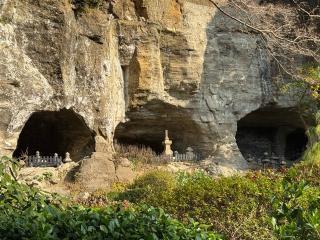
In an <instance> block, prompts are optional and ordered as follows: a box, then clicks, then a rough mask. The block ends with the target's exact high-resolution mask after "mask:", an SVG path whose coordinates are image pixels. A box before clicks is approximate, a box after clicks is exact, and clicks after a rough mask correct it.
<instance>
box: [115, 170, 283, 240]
mask: <svg viewBox="0 0 320 240" xmlns="http://www.w3.org/2000/svg"><path fill="white" fill-rule="evenodd" d="M278 178H279V176H278V175H277V174H273V175H272V174H271V173H269V174H268V176H267V175H264V174H261V173H252V174H249V175H247V176H246V177H241V176H234V177H223V178H219V179H212V178H211V177H210V176H208V175H206V174H204V173H203V172H200V171H199V172H196V173H194V174H187V173H179V174H178V175H175V176H174V175H173V174H170V173H163V172H162V173H159V174H158V175H157V174H156V173H154V172H153V173H149V174H147V175H145V176H142V177H140V178H138V179H137V180H136V181H135V182H134V183H133V184H132V185H130V186H129V187H128V189H127V190H126V191H125V192H123V193H122V194H120V195H119V196H118V200H124V199H127V200H129V201H131V202H133V203H136V204H140V203H147V204H149V205H152V206H155V207H162V208H164V209H165V211H167V212H169V213H170V214H172V215H174V216H175V217H177V218H178V219H180V220H182V221H187V220H188V219H189V218H194V219H195V220H196V221H201V222H205V223H207V224H211V225H212V226H213V228H214V229H218V230H219V231H220V232H223V233H224V234H225V235H226V236H227V237H228V238H230V239H272V238H274V236H273V231H272V225H271V223H270V221H269V217H268V211H271V201H270V199H271V197H272V195H273V194H274V193H276V192H277V191H278V189H280V181H275V180H276V179H278Z"/></svg>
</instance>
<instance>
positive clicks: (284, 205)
mask: <svg viewBox="0 0 320 240" xmlns="http://www.w3.org/2000/svg"><path fill="white" fill-rule="evenodd" d="M283 188H284V189H283V194H282V196H281V197H278V198H274V199H273V209H274V213H273V219H272V223H273V227H274V230H275V232H276V233H277V235H278V238H279V239H301V240H304V239H308V240H317V239H320V189H319V188H310V187H309V186H308V185H307V184H306V182H305V181H300V182H287V181H284V186H283Z"/></svg>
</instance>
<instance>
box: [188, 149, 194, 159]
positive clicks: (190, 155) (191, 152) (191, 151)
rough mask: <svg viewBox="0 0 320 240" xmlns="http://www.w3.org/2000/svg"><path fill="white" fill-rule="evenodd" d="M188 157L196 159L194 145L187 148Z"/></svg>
mask: <svg viewBox="0 0 320 240" xmlns="http://www.w3.org/2000/svg"><path fill="white" fill-rule="evenodd" d="M187 158H188V160H193V159H194V152H193V149H192V147H188V148H187Z"/></svg>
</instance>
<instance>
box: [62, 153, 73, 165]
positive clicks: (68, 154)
mask: <svg viewBox="0 0 320 240" xmlns="http://www.w3.org/2000/svg"><path fill="white" fill-rule="evenodd" d="M63 162H65V163H68V162H72V159H71V158H70V153H68V152H66V158H65V159H64V160H63Z"/></svg>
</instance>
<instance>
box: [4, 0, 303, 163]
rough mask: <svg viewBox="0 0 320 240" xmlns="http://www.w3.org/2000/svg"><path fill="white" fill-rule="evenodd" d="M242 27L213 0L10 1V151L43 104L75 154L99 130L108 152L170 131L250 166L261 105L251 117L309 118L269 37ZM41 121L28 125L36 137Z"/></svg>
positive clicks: (219, 158)
mask: <svg viewBox="0 0 320 240" xmlns="http://www.w3.org/2000/svg"><path fill="white" fill-rule="evenodd" d="M234 14H235V15H236V14H237V12H236V10H235V11H234ZM242 28H243V27H242V26H240V25H239V24H237V23H236V22H234V21H233V20H231V19H229V18H228V17H226V16H224V15H223V14H222V13H220V12H219V11H217V10H216V9H215V8H214V7H213V6H212V5H211V4H210V3H209V1H207V0H154V1H150V0H140V1H139V0H134V1H132V0H120V1H113V2H110V3H106V4H105V5H104V6H103V7H101V8H100V9H86V10H85V11H84V12H79V11H77V10H76V9H74V6H72V4H70V3H69V1H67V0H59V1H57V0H2V1H1V2H0V113H1V119H0V153H1V154H12V153H13V151H14V150H15V149H16V148H17V145H18V139H19V135H20V137H21V135H22V133H21V131H22V130H23V128H24V126H25V125H26V123H27V121H28V119H29V120H30V118H31V116H32V115H33V114H34V113H36V112H40V113H42V114H43V116H44V118H46V116H47V118H48V120H47V122H50V124H52V127H54V128H55V129H58V130H56V132H60V133H61V134H60V135H59V136H56V139H59V141H58V142H59V143H61V144H62V143H63V144H62V145H63V146H59V147H60V148H61V152H63V151H64V150H66V151H70V152H71V153H72V154H73V155H74V157H75V158H76V157H79V158H81V157H83V156H85V155H86V154H88V153H90V152H92V151H95V149H94V148H95V146H94V145H95V144H94V143H93V142H92V139H93V138H96V139H99V143H98V144H99V151H106V152H112V151H113V147H112V142H113V140H114V138H116V139H118V140H119V141H122V142H127V143H141V144H145V145H149V146H151V147H153V148H154V149H155V150H158V149H159V148H161V141H162V140H163V133H164V130H165V129H168V130H169V134H170V137H171V138H172V139H173V141H174V145H173V147H174V149H176V150H178V151H180V152H183V151H185V149H186V148H187V147H188V146H191V147H192V148H194V149H195V151H197V152H199V153H201V154H202V155H203V157H208V156H209V155H210V156H212V159H213V160H214V161H216V162H219V163H221V164H222V163H223V164H225V165H228V166H232V167H235V168H246V167H247V162H246V161H245V160H244V157H243V155H242V154H241V153H240V151H239V148H238V145H237V143H236V138H235V136H236V132H237V123H238V121H239V120H240V119H242V118H244V117H245V116H246V115H247V114H249V113H251V112H253V111H255V110H258V109H262V110H261V111H258V112H256V115H257V116H256V115H253V117H251V118H250V119H249V120H250V121H249V120H248V121H244V123H243V126H244V127H248V125H250V126H251V125H257V127H271V128H279V127H282V126H285V127H286V129H294V128H302V127H303V124H302V122H301V119H300V118H299V116H298V115H297V114H296V113H295V112H294V111H291V110H290V109H291V108H292V107H295V106H296V104H297V99H296V98H295V96H294V95H289V96H288V95H286V96H284V95H283V94H282V93H281V91H280V90H279V87H278V84H277V83H275V82H273V81H272V76H273V74H274V71H273V69H272V64H271V60H270V58H269V57H268V55H267V53H266V50H265V49H263V48H262V47H261V44H260V41H261V39H260V38H259V36H257V35H255V34H253V33H251V34H250V33H247V32H245V31H242V30H243V29H242ZM297 97H298V96H297ZM282 110H283V111H282ZM52 111H57V112H59V111H60V112H65V113H64V115H61V116H62V117H54V116H51V117H48V114H50V113H52ZM66 112H67V113H66ZM260 113H261V114H260ZM70 114H73V115H74V116H73V117H75V118H77V119H78V120H79V121H80V122H77V121H76V120H73V118H72V116H70V117H68V116H69V115H70ZM59 116H60V115H59ZM53 118H54V119H55V120H54V122H52V121H53V120H52V119H53ZM39 122H41V119H40V120H39ZM39 122H37V121H36V119H35V120H34V122H33V124H31V123H30V124H29V125H30V126H31V125H32V126H33V127H30V129H31V128H32V129H31V130H30V129H29V131H27V130H25V132H28V133H25V134H24V135H26V136H28V139H29V141H31V140H30V139H33V138H36V137H37V136H38V135H41V131H42V130H41V126H40V125H39V124H38V123H39ZM75 122H76V125H77V126H80V127H78V128H76V129H73V128H72V127H71V125H72V123H75ZM249 123H250V124H249ZM81 124H82V125H83V128H81V126H82V125H81ZM55 125H61V126H59V127H57V126H55ZM277 130H279V129H277ZM281 131H282V130H281ZM290 131H291V130H290ZM290 131H289V132H290ZM39 132H40V133H39ZM282 132H283V131H282ZM287 132H288V131H287ZM278 135H279V134H278ZM280 135H281V134H280ZM98 136H99V137H98ZM281 137H282V138H283V135H281V136H280V137H277V141H278V142H280V143H279V144H280V145H281V144H283V143H281V141H285V140H281ZM46 138H54V137H53V136H46V137H43V140H46ZM61 139H62V140H61ZM101 139H102V140H101ZM49 140H50V139H49ZM49 140H48V141H49ZM49 142H50V141H49ZM20 144H21V146H22V145H23V144H24V145H25V143H23V139H20ZM159 146H160V147H159ZM35 147H36V146H35ZM21 149H22V147H21V148H19V150H21ZM24 150H26V149H24ZM280 153H283V154H284V150H279V154H280ZM17 154H19V153H17Z"/></svg>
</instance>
